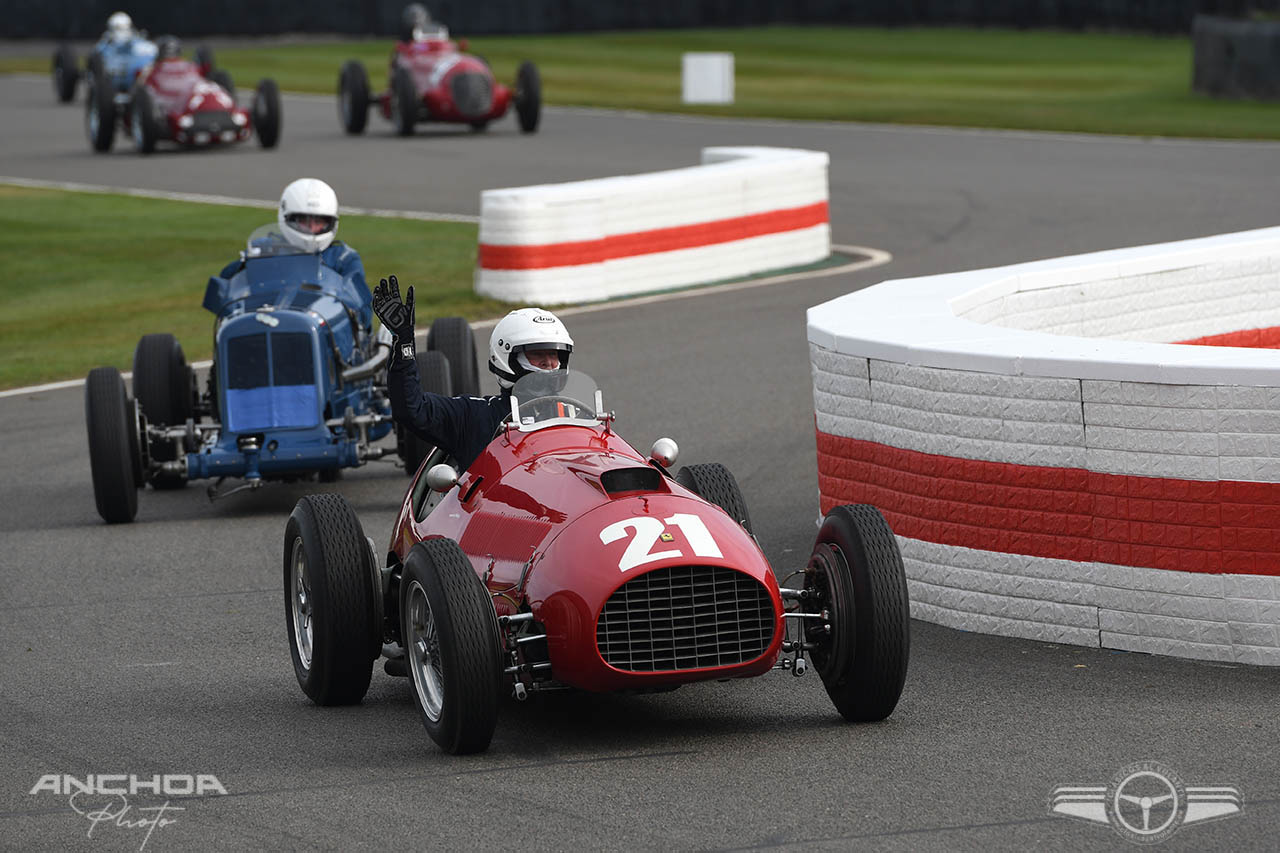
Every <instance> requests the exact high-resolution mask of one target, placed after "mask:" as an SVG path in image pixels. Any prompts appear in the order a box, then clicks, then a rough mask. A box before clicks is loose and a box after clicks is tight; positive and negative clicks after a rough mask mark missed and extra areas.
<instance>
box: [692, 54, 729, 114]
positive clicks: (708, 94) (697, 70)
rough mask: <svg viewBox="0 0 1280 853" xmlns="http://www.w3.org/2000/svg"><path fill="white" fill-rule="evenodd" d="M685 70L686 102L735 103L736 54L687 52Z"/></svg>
mask: <svg viewBox="0 0 1280 853" xmlns="http://www.w3.org/2000/svg"><path fill="white" fill-rule="evenodd" d="M683 72H684V73H683V80H684V102H685V103H686V104H732V103H733V54H732V53H686V54H684V57H683Z"/></svg>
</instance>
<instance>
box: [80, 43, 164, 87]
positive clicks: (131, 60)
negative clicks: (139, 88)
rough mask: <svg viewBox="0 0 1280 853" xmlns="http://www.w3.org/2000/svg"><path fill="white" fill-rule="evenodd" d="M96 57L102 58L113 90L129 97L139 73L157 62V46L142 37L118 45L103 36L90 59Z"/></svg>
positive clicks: (91, 53) (103, 67) (94, 47)
mask: <svg viewBox="0 0 1280 853" xmlns="http://www.w3.org/2000/svg"><path fill="white" fill-rule="evenodd" d="M94 55H97V56H101V57H102V69H103V72H104V73H105V74H106V77H107V79H108V80H109V81H111V88H112V89H114V90H115V91H116V92H118V93H120V94H124V95H128V94H129V90H130V89H131V88H132V87H133V80H134V78H135V77H137V76H138V72H139V71H141V70H142V69H144V68H146V67H147V66H148V65H150V64H151V63H152V62H154V61H155V59H156V44H155V42H153V41H151V40H149V39H146V38H143V37H142V36H134V37H133V38H131V39H129V40H128V41H126V42H124V43H123V44H116V43H115V42H113V41H112V40H111V39H110V38H108V37H107V36H103V37H102V38H101V39H99V40H98V43H97V44H95V45H94V46H93V50H92V51H91V52H90V53H89V56H90V57H93V56H94Z"/></svg>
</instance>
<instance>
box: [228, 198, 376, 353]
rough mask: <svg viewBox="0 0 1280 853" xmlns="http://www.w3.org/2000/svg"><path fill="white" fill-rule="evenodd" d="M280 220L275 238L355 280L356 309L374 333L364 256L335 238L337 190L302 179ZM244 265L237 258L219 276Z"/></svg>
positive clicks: (363, 324) (362, 322)
mask: <svg viewBox="0 0 1280 853" xmlns="http://www.w3.org/2000/svg"><path fill="white" fill-rule="evenodd" d="M276 219H277V221H278V222H279V225H280V231H279V233H278V234H276V233H274V232H273V233H272V239H277V238H278V239H282V240H284V241H285V242H287V243H288V244H289V246H290V247H292V248H293V249H295V250H297V251H301V252H305V253H307V254H313V253H319V255H320V262H321V263H322V264H324V265H325V266H327V267H329V268H330V269H332V270H334V271H335V272H337V273H338V274H339V275H341V276H343V277H344V278H348V279H350V280H351V283H352V284H353V285H355V290H356V293H357V294H358V296H359V298H360V302H361V304H360V305H359V306H358V308H357V310H356V313H357V316H358V319H359V322H360V328H361V329H363V330H364V331H365V332H368V331H370V330H371V329H372V327H373V307H372V301H371V296H370V294H369V285H368V284H367V283H366V282H365V280H364V264H363V263H362V262H361V260H360V253H359V252H357V251H356V250H355V249H353V248H351V247H350V246H348V245H347V244H346V243H343V242H342V241H340V240H335V239H334V237H336V236H337V233H338V196H337V194H336V193H335V192H334V191H333V187H331V186H329V185H328V184H326V183H325V182H324V181H321V180H318V179H316V178H299V179H298V180H296V181H294V182H293V183H291V184H289V186H287V187H285V188H284V192H283V193H282V194H281V195H280V205H279V208H278V211H277V215H276ZM242 264H243V258H237V259H236V260H234V261H232V262H231V263H229V264H227V265H226V266H225V267H224V268H223V270H222V272H221V273H219V275H220V276H221V277H222V278H231V277H232V276H233V275H235V274H236V272H237V271H238V270H239V269H240V267H241V265H242Z"/></svg>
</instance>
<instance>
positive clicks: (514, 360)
mask: <svg viewBox="0 0 1280 853" xmlns="http://www.w3.org/2000/svg"><path fill="white" fill-rule="evenodd" d="M538 350H555V351H556V352H558V353H559V354H560V367H561V369H563V368H565V367H568V366H569V354H570V353H571V352H573V338H571V337H569V330H568V329H566V328H565V327H564V323H562V322H560V318H559V317H557V316H556V315H555V314H552V313H551V312H550V311H545V310H543V309H542V308H520V309H517V310H515V311H512V312H511V313H510V314H508V315H507V316H505V317H503V318H502V319H501V320H499V321H498V324H497V325H496V326H494V327H493V334H491V335H490V336H489V371H490V372H491V373H493V374H495V375H496V376H497V377H498V384H499V385H501V386H502V387H503V388H510V387H511V386H512V385H514V384H515V382H516V380H517V379H519V378H520V377H521V376H524V375H525V374H526V373H532V372H534V371H536V370H539V368H537V367H534V366H533V365H532V364H530V362H529V360H528V358H527V357H525V353H526V352H535V351H538Z"/></svg>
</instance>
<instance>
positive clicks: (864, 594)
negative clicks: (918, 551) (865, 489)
mask: <svg viewBox="0 0 1280 853" xmlns="http://www.w3.org/2000/svg"><path fill="white" fill-rule="evenodd" d="M832 516H838V517H840V518H842V519H844V520H845V521H846V522H847V523H848V524H849V525H850V526H851V527H852V531H853V533H854V537H853V538H854V540H855V541H854V542H852V543H850V545H851V546H852V548H853V550H854V552H855V553H852V554H846V555H845V558H846V560H848V562H849V569H850V572H851V573H852V575H853V577H852V581H853V588H854V598H855V602H854V606H855V610H856V620H857V621H856V627H855V631H856V637H857V640H856V646H855V650H854V662H853V666H852V668H851V670H850V671H848V672H845V673H841V674H839V675H837V676H836V677H835V678H833V679H832V680H831V682H829V683H828V684H827V692H828V694H829V695H830V696H831V699H832V701H833V702H834V703H835V705H836V708H837V709H838V710H839V711H840V713H841V714H842V715H843V716H844V717H845V719H847V720H850V721H854V722H873V721H877V720H883V719H885V718H886V717H888V716H889V714H891V713H892V712H893V709H894V707H896V706H897V703H898V699H899V697H900V696H901V695H902V687H903V684H904V682H905V680H906V674H907V662H908V658H909V656H910V646H911V624H910V605H909V600H908V594H907V580H906V571H905V569H904V567H903V564H902V554H901V552H900V551H899V549H898V540H897V538H896V537H895V536H894V533H893V530H892V529H890V527H889V524H888V522H887V521H885V518H884V516H883V515H882V514H881V513H880V510H878V509H877V508H876V507H874V506H870V505H868V504H856V505H855V504H848V505H844V506H838V507H835V508H833V509H832V510H831V512H829V513H828V514H827V518H828V519H830V518H832ZM859 567H861V568H859Z"/></svg>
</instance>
